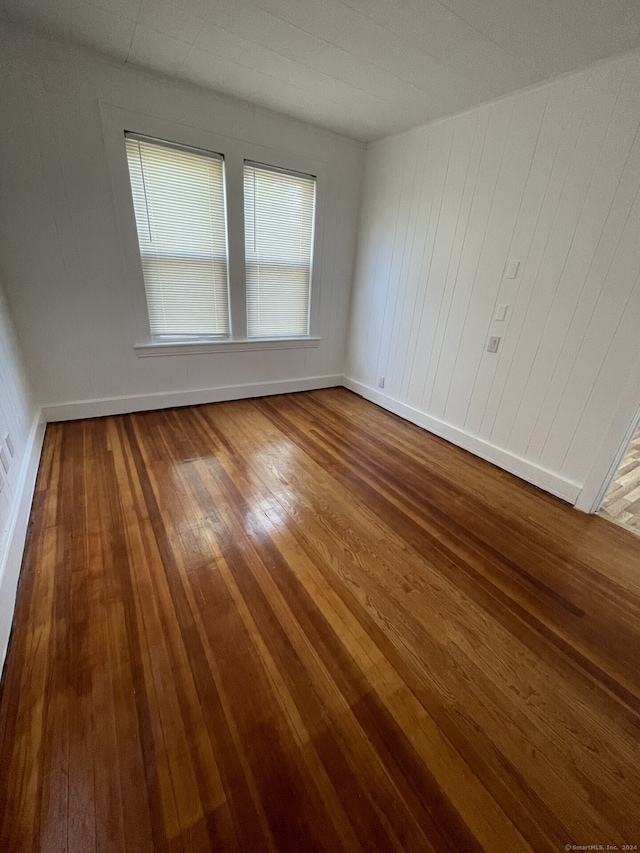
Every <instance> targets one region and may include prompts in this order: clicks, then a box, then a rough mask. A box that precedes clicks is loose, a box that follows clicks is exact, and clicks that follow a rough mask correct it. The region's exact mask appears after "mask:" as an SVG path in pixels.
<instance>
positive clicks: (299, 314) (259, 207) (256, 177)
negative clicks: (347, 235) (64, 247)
mask: <svg viewBox="0 0 640 853" xmlns="http://www.w3.org/2000/svg"><path fill="white" fill-rule="evenodd" d="M315 198H316V179H315V178H314V177H312V176H310V175H300V174H296V173H293V172H285V171H282V170H279V169H275V168H273V167H269V166H263V165H260V164H258V163H251V162H245V164H244V228H245V268H246V287H247V292H246V300H247V337H249V338H270V337H295V336H303V335H308V334H309V309H310V300H311V271H312V262H313V229H314V218H315Z"/></svg>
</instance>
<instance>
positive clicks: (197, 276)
mask: <svg viewBox="0 0 640 853" xmlns="http://www.w3.org/2000/svg"><path fill="white" fill-rule="evenodd" d="M126 150H127V160H128V163H129V175H130V178H131V192H132V195H133V206H134V209H135V217H136V225H137V229H138V242H139V245H140V256H141V259H142V270H143V274H144V284H145V289H146V293H147V307H148V310H149V324H150V327H151V335H152V337H154V338H194V337H195V338H206V337H214V336H216V337H217V336H222V335H228V334H229V331H230V324H229V277H228V251H227V225H226V209H225V190H224V163H223V161H222V158H220V157H218V156H217V155H210V154H208V153H205V152H198V151H194V150H192V149H187V148H179V147H176V146H174V145H170V144H164V143H162V142H160V141H155V140H149V139H146V138H141V137H136V136H134V135H132V134H127V136H126Z"/></svg>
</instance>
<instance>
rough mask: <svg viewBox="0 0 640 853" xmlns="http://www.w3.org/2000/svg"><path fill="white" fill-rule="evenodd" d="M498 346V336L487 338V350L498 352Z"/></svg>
mask: <svg viewBox="0 0 640 853" xmlns="http://www.w3.org/2000/svg"><path fill="white" fill-rule="evenodd" d="M499 346H500V338H497V337H495V336H492V337H490V338H489V343H488V344H487V352H498V347H499Z"/></svg>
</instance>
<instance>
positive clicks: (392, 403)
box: [342, 376, 581, 504]
mask: <svg viewBox="0 0 640 853" xmlns="http://www.w3.org/2000/svg"><path fill="white" fill-rule="evenodd" d="M342 384H343V385H344V387H345V388H348V389H349V390H350V391H353V392H354V393H356V394H359V395H360V396H361V397H364V398H365V399H366V400H370V401H371V402H372V403H376V405H378V406H381V407H382V408H383V409H387V410H388V411H389V412H393V414H394V415H399V416H400V417H401V418H404V419H405V420H406V421H411V423H414V424H416V426H419V427H422V428H423V429H426V430H428V431H429V432H432V433H434V435H438V436H440V438H445V439H446V440H447V441H450V442H451V443H452V444H456V445H457V446H458V447H462V448H463V449H464V450H468V451H469V452H470V453H474V454H475V455H476V456H480V458H481V459H486V460H487V462H491V463H493V464H494V465H497V466H498V467H499V468H503V469H504V470H505V471H508V472H509V473H510V474H515V475H516V477H520V478H521V479H522V480H526V481H527V482H528V483H532V484H533V485H534V486H538V487H539V488H541V489H544V490H545V491H546V492H550V493H551V494H552V495H555V496H556V497H558V498H561V499H562V500H564V501H567V502H568V503H570V504H574V503H575V502H576V500H577V498H578V495H579V494H580V489H581V486H580V485H579V484H578V483H574V482H572V481H571V480H567V479H566V478H564V477H561V476H560V475H559V474H554V473H553V472H552V471H547V470H546V469H545V468H541V467H540V466H539V465H535V464H534V463H533V462H529V461H527V460H526V459H522V458H521V457H519V456H515V455H514V454H513V453H509V451H507V450H503V449H502V448H501V447H496V445H494V444H490V443H489V442H488V441H485V440H484V439H481V438H478V437H477V436H474V435H469V434H468V433H466V432H464V430H461V429H459V428H458V427H455V426H452V425H451V424H448V423H445V421H441V420H439V419H438V418H434V417H432V416H431V415H427V414H425V413H424V412H421V411H420V410H419V409H414V408H413V406H408V405H407V404H406V403H401V402H400V401H399V400H394V399H393V398H392V397H387V396H386V395H385V394H382V393H381V392H380V391H376V390H375V388H371V387H369V386H368V385H364V384H363V383H361V382H358V381H356V380H355V379H351V378H350V377H348V376H344V377H343V380H342Z"/></svg>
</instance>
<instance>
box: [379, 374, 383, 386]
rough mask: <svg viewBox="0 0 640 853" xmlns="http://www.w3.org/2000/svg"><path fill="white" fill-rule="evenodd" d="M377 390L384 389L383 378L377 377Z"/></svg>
mask: <svg viewBox="0 0 640 853" xmlns="http://www.w3.org/2000/svg"><path fill="white" fill-rule="evenodd" d="M378 388H384V376H378Z"/></svg>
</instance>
